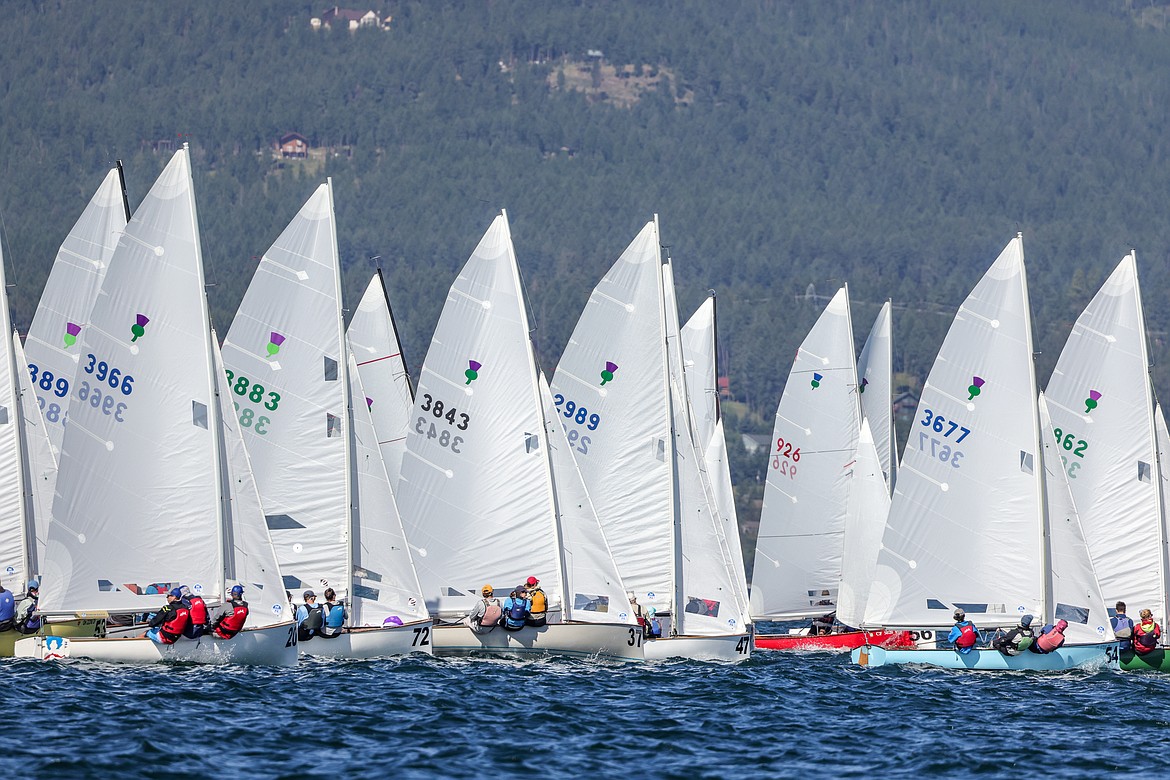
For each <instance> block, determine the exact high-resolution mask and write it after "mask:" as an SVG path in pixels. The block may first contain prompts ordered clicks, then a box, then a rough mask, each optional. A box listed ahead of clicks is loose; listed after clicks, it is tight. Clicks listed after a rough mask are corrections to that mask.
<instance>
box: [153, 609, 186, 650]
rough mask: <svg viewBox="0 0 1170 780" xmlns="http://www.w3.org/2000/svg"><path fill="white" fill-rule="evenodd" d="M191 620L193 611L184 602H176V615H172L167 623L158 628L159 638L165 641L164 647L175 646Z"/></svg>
mask: <svg viewBox="0 0 1170 780" xmlns="http://www.w3.org/2000/svg"><path fill="white" fill-rule="evenodd" d="M190 620H191V611H190V610H189V609H187V607H186V606H184V605H183V602H181V601H176V602H175V614H173V615H171V616H170V617H169V618H168V619H167V622H165V623H163V624H162V625H161V626H159V627H158V637H159V639H161V640H162V641H163V644H164V645H173V644H174V643H175V642H177V641H178V640H179V637H181V636H182V635H183V629H185V628H186V627H187V623H188V622H190Z"/></svg>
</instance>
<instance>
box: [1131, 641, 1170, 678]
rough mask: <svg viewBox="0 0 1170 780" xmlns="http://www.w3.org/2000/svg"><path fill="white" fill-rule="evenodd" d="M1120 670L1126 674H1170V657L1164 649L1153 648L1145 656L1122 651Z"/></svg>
mask: <svg viewBox="0 0 1170 780" xmlns="http://www.w3.org/2000/svg"><path fill="white" fill-rule="evenodd" d="M1121 668H1122V669H1124V670H1125V671H1127V672H1170V655H1168V654H1167V653H1166V648H1164V647H1158V648H1155V649H1153V650H1151V651H1150V652H1148V653H1146V654H1145V655H1138V654H1137V653H1135V652H1133V651H1132V650H1123V651H1122V652H1121Z"/></svg>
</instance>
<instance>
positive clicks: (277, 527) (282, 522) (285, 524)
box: [264, 515, 305, 531]
mask: <svg viewBox="0 0 1170 780" xmlns="http://www.w3.org/2000/svg"><path fill="white" fill-rule="evenodd" d="M264 522H266V523H267V524H268V530H269V531H287V530H289V529H291V528H304V527H305V526H303V525H302V524H300V523H298V522H297V521H296V520H293V519H292V517H290V516H289V515H264Z"/></svg>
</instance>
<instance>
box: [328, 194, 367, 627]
mask: <svg viewBox="0 0 1170 780" xmlns="http://www.w3.org/2000/svg"><path fill="white" fill-rule="evenodd" d="M325 184H326V186H327V187H328V189H329V234H330V236H329V237H330V240H331V241H332V244H333V256H334V257H335V258H337V262H336V263H334V264H333V283H334V285H335V287H336V291H337V333H338V342H337V347H338V351H337V371H338V374H337V378H338V380H340V381H341V383H342V387H343V388H344V391H345V409H346V415H345V417H344V418H343V419H344V421H345V423H347V424H348V425H349V429H348V430H346V431H343V432H344V433H345V441H346V444H345V500H346V506H347V507H348V508H349V522H348V523H346V524H345V526H344V527H345V538H346V545H345V592H346V595H347V596H348V598H349V603H350V604H353V546H354V544H356V543H357V541H358V535H357V533H355V529H357V528H358V527H359V526H358V524H359V523H360V521H361V510H360V509H359V507H358V496H357V494H356V491H355V490H354V485H355V483H356V480H355V474H354V469H355V468H356V464H357V458H356V457H355V454H356V453H355V452H354V450H355V448H356V447H357V442H356V440H355V439H354V426H353V419H354V416H353V391H352V388H350V386H349V356H348V349H349V345H348V344H347V343H346V339H345V320H344V317H343V316H342V313H341V252H340V251H339V250H338V248H337V212H336V211H335V210H334V208H333V177H332V176H330V177H327V178H326V179H325ZM355 618H356V616H355ZM355 622H356V621H355Z"/></svg>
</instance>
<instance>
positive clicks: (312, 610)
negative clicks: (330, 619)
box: [301, 604, 325, 631]
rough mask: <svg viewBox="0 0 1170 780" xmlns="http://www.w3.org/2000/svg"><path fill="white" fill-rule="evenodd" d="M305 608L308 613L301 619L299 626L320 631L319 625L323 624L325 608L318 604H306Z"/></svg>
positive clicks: (307, 629)
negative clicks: (311, 605) (310, 605)
mask: <svg viewBox="0 0 1170 780" xmlns="http://www.w3.org/2000/svg"><path fill="white" fill-rule="evenodd" d="M305 609H306V610H307V612H308V614H307V615H305V619H304V620H302V621H301V628H303V629H305V630H306V631H320V630H321V626H323V625H324V624H325V609H324V608H323V607H321V606H320V605H319V604H318V605H316V606H313V607H308V606H306V607H305Z"/></svg>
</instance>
